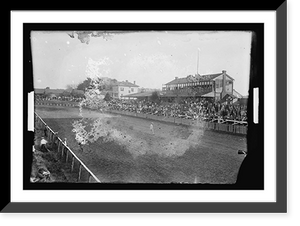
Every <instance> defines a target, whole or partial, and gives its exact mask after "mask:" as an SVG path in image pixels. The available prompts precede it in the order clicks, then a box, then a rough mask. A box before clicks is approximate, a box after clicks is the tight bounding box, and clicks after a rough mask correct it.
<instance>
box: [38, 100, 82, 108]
mask: <svg viewBox="0 0 300 226" xmlns="http://www.w3.org/2000/svg"><path fill="white" fill-rule="evenodd" d="M34 104H35V105H39V106H45V105H46V106H62V107H78V106H79V105H78V103H70V102H66V103H55V102H52V103H51V102H45V101H42V102H39V101H36V102H35V103H34Z"/></svg>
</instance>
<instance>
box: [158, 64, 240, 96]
mask: <svg viewBox="0 0 300 226" xmlns="http://www.w3.org/2000/svg"><path fill="white" fill-rule="evenodd" d="M233 84H234V79H233V78H232V77H230V76H229V75H228V74H227V73H226V71H224V70H223V71H222V72H221V73H216V74H206V75H199V74H196V75H189V76H186V77H183V78H178V77H175V79H174V80H172V81H170V82H168V83H166V84H164V85H163V87H162V90H163V97H206V98H214V99H215V100H216V101H218V100H221V99H222V98H223V97H225V95H226V94H229V95H234V89H233Z"/></svg>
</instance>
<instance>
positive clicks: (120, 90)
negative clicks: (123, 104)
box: [112, 80, 139, 99]
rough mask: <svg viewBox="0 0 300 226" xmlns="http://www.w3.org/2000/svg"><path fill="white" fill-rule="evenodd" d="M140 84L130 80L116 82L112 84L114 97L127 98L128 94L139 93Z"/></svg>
mask: <svg viewBox="0 0 300 226" xmlns="http://www.w3.org/2000/svg"><path fill="white" fill-rule="evenodd" d="M138 88H139V86H138V85H136V84H135V81H134V82H133V83H131V82H128V80H126V81H123V82H116V83H114V85H113V86H112V95H113V96H112V97H113V98H117V99H123V98H127V97H125V96H126V95H129V94H134V93H138Z"/></svg>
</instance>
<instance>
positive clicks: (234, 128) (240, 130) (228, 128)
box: [107, 110, 248, 135]
mask: <svg viewBox="0 0 300 226" xmlns="http://www.w3.org/2000/svg"><path fill="white" fill-rule="evenodd" d="M107 112H108V113H113V114H120V115H126V116H132V117H139V118H145V119H150V120H156V121H161V122H170V123H176V124H181V125H187V126H193V127H196V128H203V129H211V130H216V131H221V132H227V133H233V134H241V135H246V134H247V129H248V128H247V126H243V125H236V124H235V125H230V124H221V123H216V122H205V121H203V122H200V123H199V122H197V121H195V120H191V119H184V118H175V117H168V116H157V115H151V114H144V113H135V112H129V111H117V110H109V111H107Z"/></svg>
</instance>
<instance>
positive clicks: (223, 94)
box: [221, 70, 226, 98]
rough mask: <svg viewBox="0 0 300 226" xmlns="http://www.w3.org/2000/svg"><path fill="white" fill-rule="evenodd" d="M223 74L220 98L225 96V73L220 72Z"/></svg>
mask: <svg viewBox="0 0 300 226" xmlns="http://www.w3.org/2000/svg"><path fill="white" fill-rule="evenodd" d="M222 74H223V86H222V97H221V98H223V97H224V96H225V95H226V71H224V70H223V71H222Z"/></svg>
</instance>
